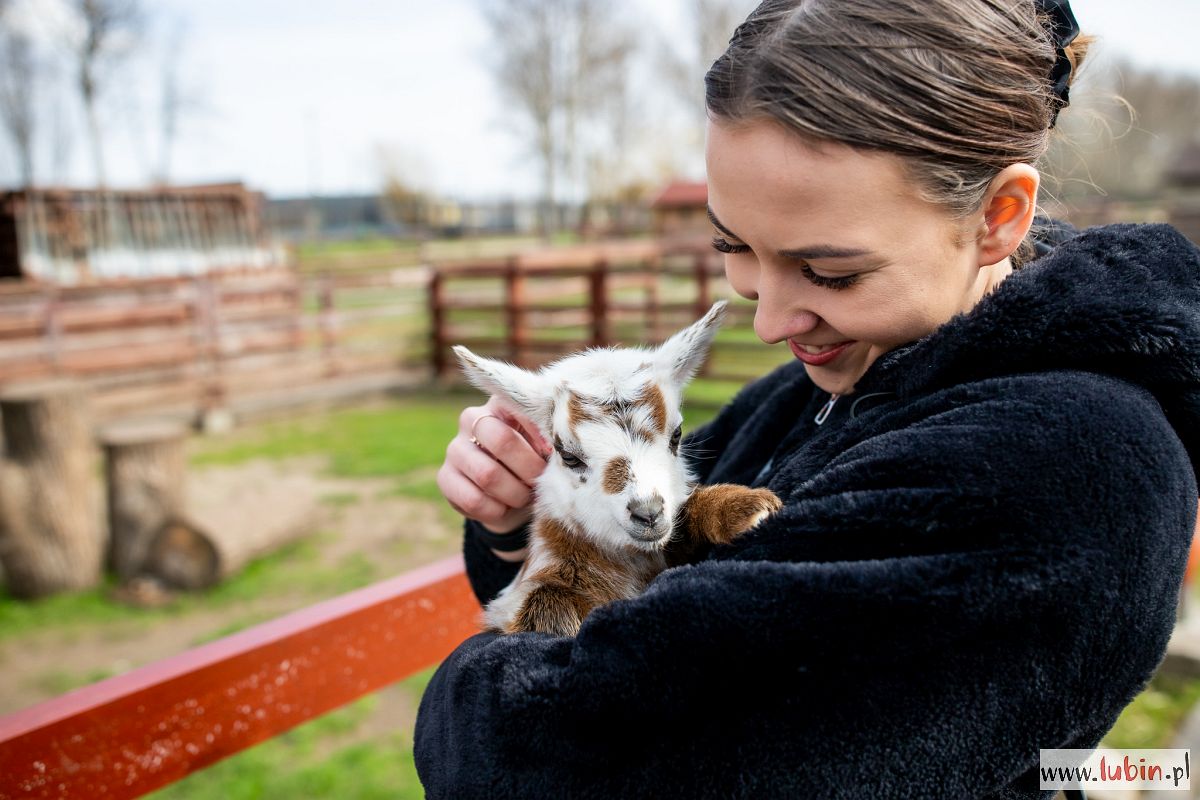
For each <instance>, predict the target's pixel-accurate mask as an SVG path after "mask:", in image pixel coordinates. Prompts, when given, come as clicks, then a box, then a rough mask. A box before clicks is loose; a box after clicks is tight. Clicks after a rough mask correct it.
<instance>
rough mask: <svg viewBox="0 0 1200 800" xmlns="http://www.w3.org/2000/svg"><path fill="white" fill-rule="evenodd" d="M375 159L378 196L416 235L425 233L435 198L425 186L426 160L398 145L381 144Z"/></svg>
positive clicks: (424, 234)
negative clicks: (379, 175)
mask: <svg viewBox="0 0 1200 800" xmlns="http://www.w3.org/2000/svg"><path fill="white" fill-rule="evenodd" d="M376 159H377V161H378V162H379V168H380V172H381V173H382V174H383V190H382V193H381V194H382V199H383V202H384V203H385V204H386V206H387V209H388V212H389V213H390V214H391V215H392V217H393V218H394V219H395V220H396V221H397V222H400V223H401V224H403V225H404V227H405V228H406V229H407V231H408V233H410V234H412V235H414V236H415V237H416V238H417V239H421V240H424V239H427V238H428V237H429V231H430V226H431V225H432V224H433V222H434V220H433V211H434V204H435V202H436V198H435V197H434V195H433V192H432V191H431V190H429V189H428V188H427V186H428V184H429V181H428V180H427V175H426V174H425V170H424V169H423V166H422V165H423V164H424V163H427V162H426V161H424V160H421V159H419V158H417V157H416V156H415V154H413V153H409V152H406V151H404V150H403V149H402V148H400V147H398V146H394V145H391V146H387V145H381V146H379V147H377V148H376Z"/></svg>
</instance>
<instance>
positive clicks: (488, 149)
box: [0, 0, 1200, 198]
mask: <svg viewBox="0 0 1200 800" xmlns="http://www.w3.org/2000/svg"><path fill="white" fill-rule="evenodd" d="M477 2H478V0H336V2H334V1H333V0H310V1H308V2H296V1H295V0H152V2H147V3H146V5H147V6H148V7H149V8H151V9H152V10H153V13H154V15H155V16H154V32H155V34H156V39H157V41H159V42H163V41H166V40H167V39H169V37H168V36H167V35H166V34H167V33H168V32H169V31H170V30H171V29H173V28H174V27H176V26H178V25H183V26H184V35H183V37H182V39H181V40H180V41H181V42H182V46H181V48H180V52H181V56H180V63H181V72H182V74H183V82H184V84H185V85H190V86H191V87H192V90H193V91H192V93H193V94H194V95H195V96H196V97H197V98H198V99H199V101H200V103H199V105H200V107H201V108H200V110H199V111H196V112H194V113H192V114H190V115H189V116H187V117H186V118H185V119H184V120H183V121H182V123H181V133H180V141H179V143H178V145H177V147H176V149H175V153H174V156H173V158H172V164H173V168H172V172H171V177H172V178H173V179H174V180H176V181H180V182H192V181H195V182H203V181H215V180H224V179H240V180H244V181H245V182H246V183H248V184H249V185H250V186H252V187H255V188H259V189H263V190H266V191H268V192H269V193H271V194H273V195H297V194H307V193H310V192H319V193H341V192H373V191H376V190H377V189H378V188H379V170H378V160H377V156H376V152H377V150H378V148H379V147H380V146H386V147H391V148H392V149H393V150H394V151H397V152H400V153H402V154H404V156H405V158H406V159H407V160H408V161H409V162H410V163H412V162H416V164H417V168H418V169H419V170H420V171H421V172H423V173H424V175H423V177H424V179H425V180H426V181H427V182H428V183H430V184H431V185H432V186H433V187H434V188H436V189H437V190H438V191H440V192H442V193H444V194H448V195H451V196H455V197H460V198H482V197H500V196H511V195H517V196H529V195H531V194H532V193H533V191H534V187H535V186H536V182H537V170H536V164H535V162H534V161H533V160H532V159H530V158H529V157H528V153H529V150H528V147H527V144H526V143H524V142H522V141H519V140H518V139H517V138H516V137H515V136H514V135H513V134H512V132H511V130H510V129H509V127H508V126H507V125H506V124H505V112H504V110H503V109H502V108H501V107H500V105H499V103H498V100H497V97H496V93H495V91H494V88H493V84H492V81H491V77H490V75H489V74H488V71H487V67H486V61H487V59H486V56H487V52H488V36H487V31H486V29H485V27H484V24H483V22H482V20H481V18H480V16H479V13H478V11H477V8H478V5H477ZM629 5H632V6H633V8H631V9H630V11H631V12H632V14H631V17H630V19H631V20H633V21H635V22H636V23H638V24H639V25H641V26H642V27H643V28H644V29H647V30H649V29H655V30H659V31H670V30H673V29H677V28H680V27H681V23H680V20H681V18H682V12H681V6H682V5H683V0H627V6H626V7H627V8H628V6H629ZM746 5H747V7H748V8H749V7H752V6H753V2H752V0H748V2H747V4H746ZM1073 6H1074V8H1075V12H1076V16H1077V17H1078V18H1079V20H1080V23H1081V26H1082V27H1083V28H1084V30H1085V31H1088V32H1091V33H1095V34H1098V35H1099V36H1100V37H1101V40H1102V44H1101V45H1100V48H1101V52H1103V53H1105V54H1108V55H1111V54H1113V53H1119V54H1122V55H1126V56H1128V57H1130V58H1132V59H1133V60H1135V61H1137V62H1139V63H1141V64H1143V65H1147V66H1153V67H1157V68H1161V69H1165V70H1170V71H1177V72H1187V73H1190V74H1193V75H1197V76H1200V47H1198V46H1197V44H1196V42H1195V37H1196V35H1197V32H1198V31H1200V0H1153V1H1152V2H1146V3H1133V2H1130V0H1075V2H1074V3H1073ZM154 72H155V70H154V69H152V68H151V69H146V70H144V71H143V73H142V76H141V77H140V78H138V77H135V78H132V79H129V80H128V82H127V84H126V85H125V87H124V88H123V89H122V90H120V92H119V94H121V95H122V98H123V99H118V102H116V103H114V104H113V107H114V108H116V107H119V108H120V110H119V111H112V110H110V111H109V115H110V117H113V119H110V121H109V126H108V127H109V130H110V141H109V142H108V152H109V160H110V173H111V175H112V182H113V183H115V184H121V185H136V184H139V183H142V182H144V181H145V179H146V176H147V175H148V174H149V171H150V170H151V169H152V168H153V166H154V164H155V163H156V161H157V155H156V152H157V141H158V139H157V136H156V135H155V134H154V133H153V125H154V122H153V114H152V113H151V110H150V108H149V107H148V105H149V102H148V101H147V100H146V99H145V96H147V95H148V94H149V90H148V89H147V88H146V87H145V86H141V85H139V84H140V83H146V82H148V81H149V80H150V76H152V75H153V73H154ZM701 79H702V76H700V75H698V76H697V81H700V80H701ZM139 94H141V95H142V96H143V99H142V100H140V101H138V100H136V99H135V98H136V97H137V96H138V95H139ZM72 113H77V112H74V111H71V110H66V111H64V112H63V114H64V115H68V114H72ZM73 141H75V142H76V143H77V144H78V145H79V146H73V147H71V152H72V155H71V157H70V159H69V168H68V169H67V171H66V174H64V175H62V176H50V177H61V178H62V179H64V180H65V181H66V182H68V183H86V182H88V181H89V179H90V178H91V174H92V173H91V167H90V163H89V161H88V159H87V155H86V149H85V148H84V147H83V146H82V141H81V140H79V139H78V137H77V136H76V137H75V138H74V140H73ZM0 152H2V153H3V155H2V156H0V179H3V178H11V177H12V175H13V159H12V158H11V154H10V152H9V151H8V150H7V147H0ZM43 172H44V171H43ZM44 177H46V176H45V175H43V178H44Z"/></svg>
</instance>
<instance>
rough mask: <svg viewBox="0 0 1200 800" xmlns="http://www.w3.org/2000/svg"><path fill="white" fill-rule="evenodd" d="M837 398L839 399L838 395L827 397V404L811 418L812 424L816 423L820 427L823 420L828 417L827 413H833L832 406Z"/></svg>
mask: <svg viewBox="0 0 1200 800" xmlns="http://www.w3.org/2000/svg"><path fill="white" fill-rule="evenodd" d="M839 397H841V395H840V394H831V395H829V402H827V403H826V404H825V405H823V406H821V410H820V411H818V412H817V415H816V416H815V417H813V422H815V423H817V424H818V425H820V424H821V423H822V422H824V421H825V419H826V418H827V417H828V416H829V412H830V411H833V404H834V403H836V402H837V401H838V398H839Z"/></svg>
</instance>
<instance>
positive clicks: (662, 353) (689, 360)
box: [654, 300, 728, 386]
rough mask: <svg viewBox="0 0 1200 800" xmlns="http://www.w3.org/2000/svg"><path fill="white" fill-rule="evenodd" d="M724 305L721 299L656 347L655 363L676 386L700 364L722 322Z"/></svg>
mask: <svg viewBox="0 0 1200 800" xmlns="http://www.w3.org/2000/svg"><path fill="white" fill-rule="evenodd" d="M727 305H728V303H726V302H725V301H724V300H722V301H720V302H719V303H714V304H713V307H712V308H710V309H709V310H708V313H707V314H705V315H704V316H703V317H702V318H701V319H700V320H698V321H696V322H694V323H692V325H691V326H689V327H687V328H684V329H683V330H681V331H680V332H679V333H677V334H675V335H674V336H672V337H671V338H670V339H667V341H665V342H663V344H662V346H661V347H659V348H658V351H657V352H656V353H655V355H654V360H655V364H656V366H657V367H658V369H659V370H660V371H661V372H663V373H665V374H666V375H667V376H668V377H669V378H670V379H671V380H672V381H673V382H674V383H675V384H676V385H678V386H682V385H683V384H685V383H687V382H688V381H690V380H691V379H692V376H693V375H695V374H696V370H698V369H700V365H701V364H703V363H704V357H705V356H706V355H708V348H709V345H711V344H712V340H713V337H714V336H716V335H717V329H718V328H720V327H721V323H722V322H724V321H725V307H726V306H727Z"/></svg>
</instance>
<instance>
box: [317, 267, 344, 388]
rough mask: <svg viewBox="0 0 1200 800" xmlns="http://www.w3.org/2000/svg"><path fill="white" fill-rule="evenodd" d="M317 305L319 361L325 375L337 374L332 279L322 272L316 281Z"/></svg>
mask: <svg viewBox="0 0 1200 800" xmlns="http://www.w3.org/2000/svg"><path fill="white" fill-rule="evenodd" d="M317 306H318V309H319V310H318V316H319V319H320V325H321V361H322V363H323V364H324V365H325V376H326V377H330V376H333V375H337V374H338V372H340V371H341V370H340V368H339V366H338V362H337V352H336V351H337V331H336V327H337V319H336V317H335V316H334V310H333V279H332V278H330V276H329V273H328V272H322V273H321V277H320V278H319V279H318V281H317Z"/></svg>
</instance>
